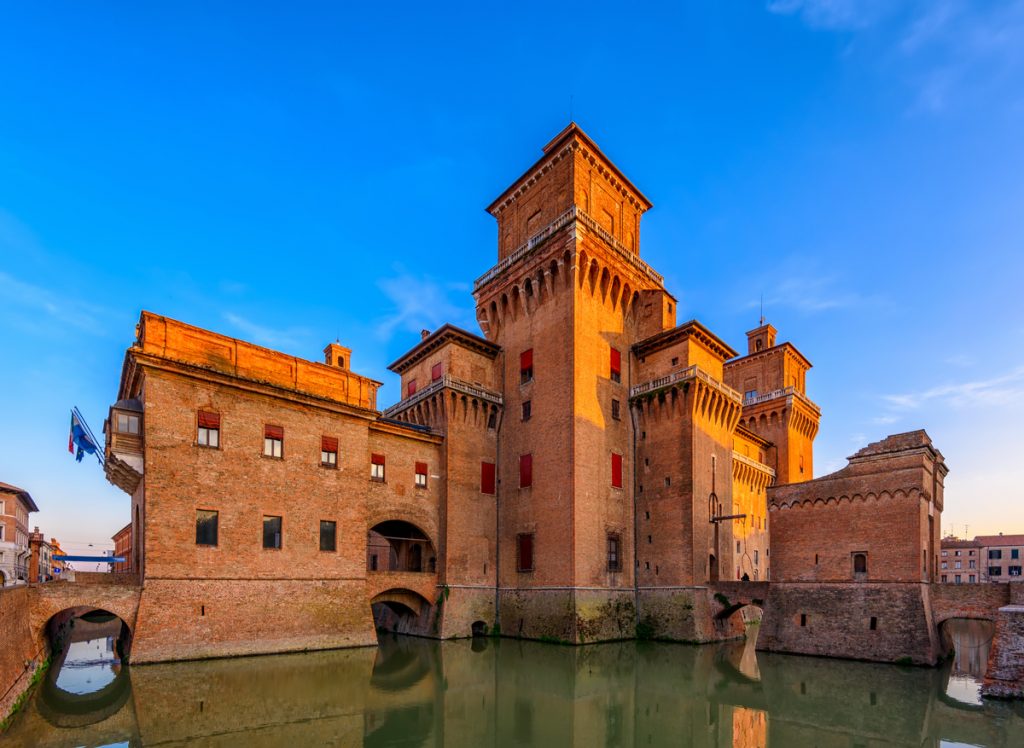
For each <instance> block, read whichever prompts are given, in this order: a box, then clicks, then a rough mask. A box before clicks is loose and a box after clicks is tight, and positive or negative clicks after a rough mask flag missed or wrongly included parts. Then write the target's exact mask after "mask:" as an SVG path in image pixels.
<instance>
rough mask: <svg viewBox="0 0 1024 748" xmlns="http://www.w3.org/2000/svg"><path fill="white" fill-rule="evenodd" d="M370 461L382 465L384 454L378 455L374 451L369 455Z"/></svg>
mask: <svg viewBox="0 0 1024 748" xmlns="http://www.w3.org/2000/svg"><path fill="white" fill-rule="evenodd" d="M370 462H372V463H373V464H374V465H383V464H384V455H379V454H377V453H376V452H374V453H373V454H372V455H370Z"/></svg>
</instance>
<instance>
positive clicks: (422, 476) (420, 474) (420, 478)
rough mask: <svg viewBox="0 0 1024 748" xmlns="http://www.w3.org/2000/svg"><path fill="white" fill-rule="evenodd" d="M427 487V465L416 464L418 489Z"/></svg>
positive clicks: (423, 463)
mask: <svg viewBox="0 0 1024 748" xmlns="http://www.w3.org/2000/svg"><path fill="white" fill-rule="evenodd" d="M426 487H427V463H425V462H417V463H416V488H426Z"/></svg>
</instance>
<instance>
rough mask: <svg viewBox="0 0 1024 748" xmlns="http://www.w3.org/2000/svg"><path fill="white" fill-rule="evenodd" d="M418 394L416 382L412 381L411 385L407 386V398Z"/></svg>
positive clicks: (410, 381)
mask: <svg viewBox="0 0 1024 748" xmlns="http://www.w3.org/2000/svg"><path fill="white" fill-rule="evenodd" d="M415 394H416V380H415V379H410V380H409V384H407V385H405V396H406V397H412V396H413V395H415Z"/></svg>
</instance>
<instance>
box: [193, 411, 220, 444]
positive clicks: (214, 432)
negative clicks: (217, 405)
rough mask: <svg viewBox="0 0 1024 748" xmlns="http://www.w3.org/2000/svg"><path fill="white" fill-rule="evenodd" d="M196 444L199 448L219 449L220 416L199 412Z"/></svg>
mask: <svg viewBox="0 0 1024 748" xmlns="http://www.w3.org/2000/svg"><path fill="white" fill-rule="evenodd" d="M196 442H197V443H198V444H199V446H200V447H212V448H213V449H218V448H219V447H220V414H219V413H209V412H207V411H205V410H201V411H199V416H198V431H197V433H196Z"/></svg>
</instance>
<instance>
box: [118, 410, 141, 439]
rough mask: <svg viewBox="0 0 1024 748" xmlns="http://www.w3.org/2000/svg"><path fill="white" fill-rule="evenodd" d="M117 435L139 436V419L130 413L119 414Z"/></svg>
mask: <svg viewBox="0 0 1024 748" xmlns="http://www.w3.org/2000/svg"><path fill="white" fill-rule="evenodd" d="M117 433H119V434H137V433H139V417H138V416H135V415H132V414H130V413H118V414H117Z"/></svg>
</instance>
